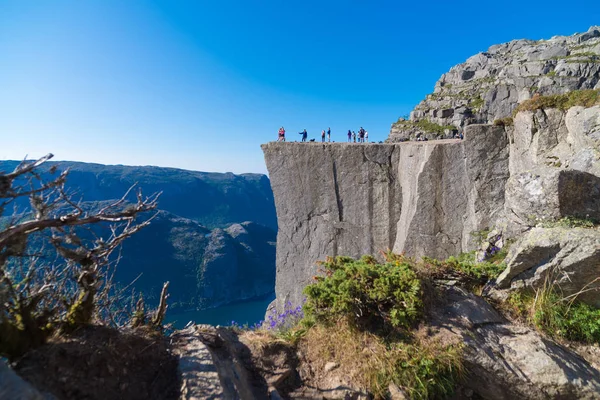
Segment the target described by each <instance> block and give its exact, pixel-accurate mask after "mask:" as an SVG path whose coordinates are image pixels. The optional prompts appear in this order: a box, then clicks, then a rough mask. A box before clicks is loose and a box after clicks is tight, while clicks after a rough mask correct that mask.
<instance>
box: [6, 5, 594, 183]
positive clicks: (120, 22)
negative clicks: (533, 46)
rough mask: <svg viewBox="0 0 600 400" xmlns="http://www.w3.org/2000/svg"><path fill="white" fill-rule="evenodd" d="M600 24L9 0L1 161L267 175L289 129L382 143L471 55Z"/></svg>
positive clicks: (588, 18)
mask: <svg viewBox="0 0 600 400" xmlns="http://www.w3.org/2000/svg"><path fill="white" fill-rule="evenodd" d="M598 24H600V7H598V4H597V1H588V0H582V1H579V2H577V4H576V5H573V6H572V7H571V6H569V5H567V4H566V3H564V2H553V1H544V2H541V1H540V2H538V1H529V2H523V1H518V2H517V1H503V2H481V1H477V2H475V1H464V2H454V3H452V2H447V1H444V2H432V1H429V2H425V1H421V2H410V3H409V4H403V3H402V2H399V1H386V0H380V1H364V0H363V1H352V0H347V1H326V0H321V1H310V0H307V1H290V0H287V1H285V0H280V1H272V0H264V1H249V0H246V1H242V0H239V1H229V0H219V1H200V0H198V1H183V0H182V1H136V0H97V1H93V0H86V1H79V0H72V1H62V0H53V1H49V0H31V1H29V0H0V158H1V159H7V158H8V159H19V158H23V157H25V156H26V155H28V156H29V157H37V156H40V155H43V154H46V153H48V152H53V153H54V154H55V155H56V159H66V160H77V161H88V162H100V163H106V164H126V165H159V166H171V167H179V168H186V169H194V170H202V171H221V172H225V171H231V172H235V173H241V172H266V168H265V165H264V160H263V156H262V152H261V150H260V144H261V143H264V142H267V141H270V140H275V139H276V136H277V129H278V128H279V126H281V125H283V126H285V128H286V130H287V132H288V134H287V136H288V140H290V139H291V140H296V139H298V138H299V137H300V136H299V135H297V132H299V131H300V130H302V129H304V128H306V129H307V130H308V132H309V137H317V135H318V133H319V132H320V131H321V129H326V128H327V127H328V126H330V127H331V128H332V132H333V134H332V136H333V139H334V140H343V139H344V136H343V135H344V132H346V131H347V130H348V129H354V130H357V129H358V128H359V127H360V126H364V127H365V128H366V129H367V130H368V131H369V135H370V138H371V139H372V140H376V141H379V140H384V139H385V138H386V137H387V134H388V132H389V127H390V124H391V123H392V122H394V121H395V120H396V119H397V118H398V117H399V116H402V115H405V114H408V113H409V112H410V110H411V109H412V107H414V105H415V104H417V103H418V102H419V101H420V100H421V99H422V98H423V97H424V96H425V95H426V94H427V93H430V92H431V91H432V90H433V86H434V84H435V81H436V80H437V79H438V78H439V77H440V76H441V74H443V73H444V72H446V71H447V70H448V69H449V68H450V67H451V66H453V65H455V64H457V63H460V62H463V61H465V60H466V59H467V58H468V57H469V56H471V55H473V54H475V53H477V52H480V51H485V50H486V49H487V48H488V47H489V46H490V45H493V44H496V43H502V42H506V41H509V40H512V39H518V38H530V39H542V38H549V37H551V36H554V35H558V34H561V35H567V34H572V33H575V32H581V31H585V30H587V29H588V28H589V26H591V25H598ZM300 172H301V171H299V173H300Z"/></svg>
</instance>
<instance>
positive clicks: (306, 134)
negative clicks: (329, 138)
mask: <svg viewBox="0 0 600 400" xmlns="http://www.w3.org/2000/svg"><path fill="white" fill-rule="evenodd" d="M298 135H302V141H303V142H306V137H307V136H308V133H306V129H305V130H303V131H302V132H298Z"/></svg>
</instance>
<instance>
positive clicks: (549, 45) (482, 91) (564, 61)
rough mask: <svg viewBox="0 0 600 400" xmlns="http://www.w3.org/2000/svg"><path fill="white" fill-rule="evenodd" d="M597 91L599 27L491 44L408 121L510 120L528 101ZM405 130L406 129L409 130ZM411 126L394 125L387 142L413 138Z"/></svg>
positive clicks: (446, 78)
mask: <svg viewBox="0 0 600 400" xmlns="http://www.w3.org/2000/svg"><path fill="white" fill-rule="evenodd" d="M594 88H595V89H600V27H598V26H594V27H591V28H590V29H589V30H588V31H587V32H585V33H581V34H575V35H573V36H555V37H553V38H551V39H549V40H523V39H521V40H513V41H511V42H508V43H504V44H499V45H494V46H492V47H490V48H489V49H488V50H487V51H486V52H482V53H479V54H476V55H474V56H472V57H470V58H469V59H468V60H467V61H466V62H464V63H462V64H459V65H456V66H454V67H452V68H451V69H450V71H448V72H447V73H445V74H444V75H442V77H441V78H440V79H439V80H438V82H437V83H436V85H435V89H434V92H433V93H432V94H430V95H428V96H427V98H426V99H425V100H423V101H422V102H421V103H419V104H418V105H417V106H416V107H415V109H414V110H413V111H412V113H411V114H410V120H411V121H412V122H417V121H421V120H427V121H430V122H433V123H436V124H439V125H441V126H445V125H453V126H455V127H457V128H462V127H464V126H466V125H469V124H473V123H492V122H494V121H495V120H497V119H501V118H505V117H509V116H510V115H511V113H512V112H513V110H514V109H515V108H516V106H517V104H518V103H519V102H521V101H523V100H527V99H529V98H531V97H532V96H534V95H536V94H539V95H550V94H562V93H566V92H569V91H572V90H576V89H594ZM407 128H409V129H408V130H407ZM411 130H413V126H407V125H406V124H404V123H402V121H398V123H395V124H392V128H391V131H390V137H389V140H390V141H401V140H405V139H406V138H411V139H412V138H414V137H416V136H417V135H419V134H420V133H419V132H412V133H411Z"/></svg>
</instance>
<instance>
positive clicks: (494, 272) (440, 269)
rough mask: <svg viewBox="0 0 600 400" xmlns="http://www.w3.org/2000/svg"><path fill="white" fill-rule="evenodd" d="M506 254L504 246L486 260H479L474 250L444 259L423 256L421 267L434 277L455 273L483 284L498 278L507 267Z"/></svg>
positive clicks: (475, 282) (473, 282)
mask: <svg viewBox="0 0 600 400" xmlns="http://www.w3.org/2000/svg"><path fill="white" fill-rule="evenodd" d="M506 254H507V250H506V248H503V249H501V250H500V251H499V252H497V253H496V254H494V255H493V256H492V257H491V258H489V259H488V260H486V261H478V260H477V259H476V257H475V252H474V251H472V252H470V253H462V254H460V255H458V256H456V257H454V256H450V257H448V259H446V260H444V261H439V260H435V259H433V258H429V257H423V259H422V267H421V268H423V269H424V270H425V271H428V272H427V273H428V274H432V275H433V276H434V277H438V276H444V275H450V276H451V275H452V274H455V275H459V278H460V275H462V276H463V278H465V280H470V281H471V283H472V284H476V285H481V284H484V283H486V282H488V281H490V280H492V279H496V278H497V277H498V275H500V274H501V273H502V271H504V270H505V269H506V264H505V263H504V259H505V258H506Z"/></svg>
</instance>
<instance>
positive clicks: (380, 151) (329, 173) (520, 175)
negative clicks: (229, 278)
mask: <svg viewBox="0 0 600 400" xmlns="http://www.w3.org/2000/svg"><path fill="white" fill-rule="evenodd" d="M262 148H263V151H264V154H265V160H266V163H267V168H268V170H269V173H270V178H271V184H272V188H273V193H274V197H275V205H276V211H277V218H278V225H279V233H278V236H277V261H276V263H277V277H276V284H275V292H276V296H277V300H276V302H275V304H274V306H276V308H277V309H278V310H282V308H283V305H284V304H285V303H286V302H287V301H290V302H291V303H292V304H293V305H294V306H297V305H299V304H301V303H302V299H303V296H302V290H303V288H304V286H306V284H308V283H310V282H311V279H312V277H313V276H314V275H317V274H318V273H319V270H318V266H317V265H316V264H315V263H316V262H317V261H318V260H322V259H324V258H325V257H326V256H335V255H348V256H352V257H358V256H361V255H363V254H375V255H377V254H378V253H379V252H380V251H385V250H388V249H390V250H393V251H394V252H398V253H400V252H405V253H406V254H407V255H409V256H416V257H420V256H423V255H427V256H429V257H435V258H446V257H448V256H450V255H456V254H458V253H461V252H464V251H470V250H473V249H475V246H476V244H478V243H475V240H476V238H475V236H474V235H472V233H474V232H477V231H481V230H484V229H488V228H492V227H493V226H497V227H499V228H500V230H501V231H502V232H503V234H504V235H505V236H506V237H517V236H518V235H520V234H521V233H522V232H524V231H527V230H529V229H530V228H531V227H532V226H535V225H536V224H537V223H538V222H539V221H542V220H549V219H550V220H551V219H557V218H560V217H565V216H573V217H579V218H587V217H590V218H596V219H598V218H600V204H599V200H598V199H600V162H599V161H598V160H599V159H600V106H594V107H589V108H584V107H573V108H571V109H569V110H568V111H566V112H565V111H561V110H558V109H546V110H537V111H526V112H521V113H519V114H517V116H516V117H515V121H514V126H507V127H503V126H495V125H469V126H467V127H466V128H465V139H464V140H462V141H461V140H438V141H429V142H404V143H396V144H368V145H356V144H345V143H335V144H320V143H310V144H306V143H277V142H274V143H268V144H265V145H263V146H262Z"/></svg>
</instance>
